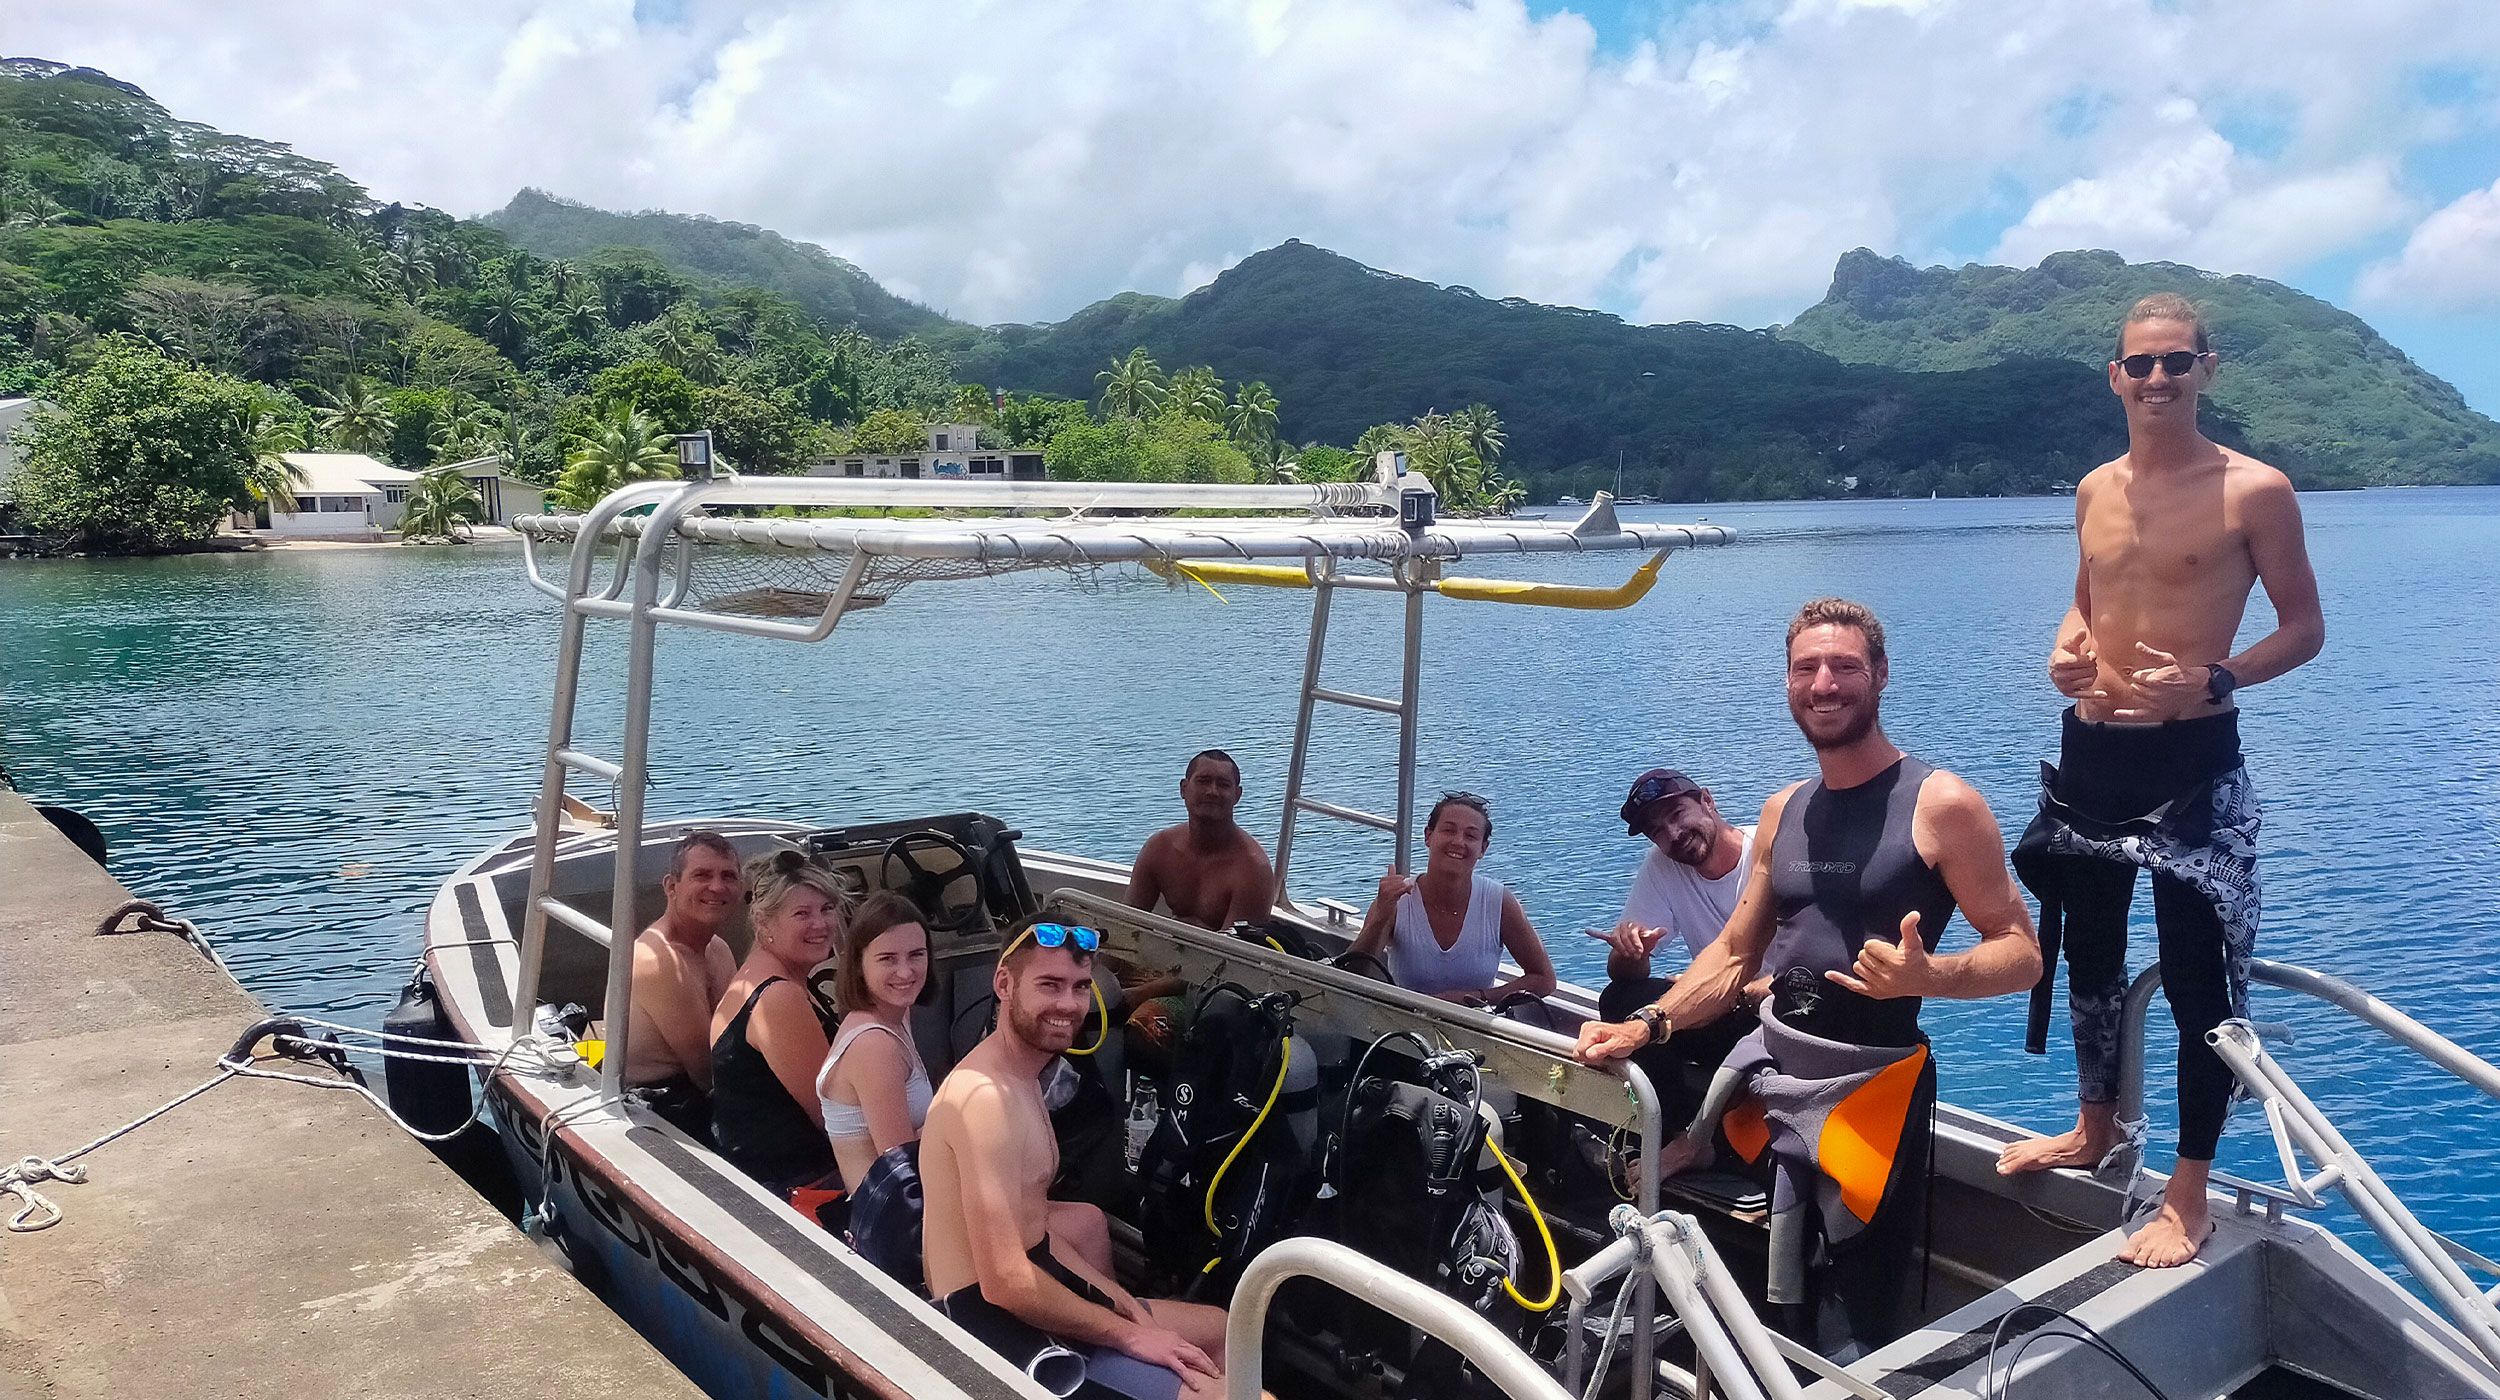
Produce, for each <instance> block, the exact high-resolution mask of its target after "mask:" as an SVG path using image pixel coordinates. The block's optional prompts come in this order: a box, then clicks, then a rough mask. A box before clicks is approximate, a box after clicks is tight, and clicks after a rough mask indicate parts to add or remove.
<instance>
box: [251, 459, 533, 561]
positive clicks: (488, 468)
mask: <svg viewBox="0 0 2500 1400" xmlns="http://www.w3.org/2000/svg"><path fill="white" fill-rule="evenodd" d="M284 456H285V459H286V462H287V464H288V465H289V466H291V467H293V468H295V470H296V471H297V472H298V473H299V481H298V484H297V485H296V487H295V509H293V510H291V511H277V510H273V511H271V512H270V513H269V527H268V528H269V533H271V534H273V535H276V536H278V537H279V538H281V539H317V540H372V539H379V538H381V537H382V536H383V535H384V534H385V533H387V532H389V531H392V530H396V529H398V528H399V516H400V512H401V511H402V510H404V509H406V508H407V505H408V493H409V492H411V491H412V490H414V489H415V488H416V484H417V478H418V476H419V473H417V472H412V471H408V470H405V469H404V468H400V467H394V466H391V465H389V464H388V463H384V462H377V461H375V460H374V459H373V458H371V457H368V456H366V455H365V454H363V453H361V452H289V453H286V454H284ZM441 470H448V471H453V472H457V473H459V475H460V478H461V480H463V481H466V482H468V483H469V485H470V486H471V487H473V488H475V490H476V491H477V497H478V503H479V505H480V507H481V509H480V510H479V512H478V519H477V523H478V524H481V525H501V524H504V523H505V522H507V521H508V520H510V519H511V517H512V516H514V515H528V514H532V513H534V512H536V511H539V510H543V509H545V504H544V494H545V493H543V492H541V491H540V490H539V489H538V488H537V487H535V486H531V485H529V484H528V483H526V482H521V481H514V480H510V479H508V478H506V477H505V476H504V474H503V464H502V463H501V462H499V461H498V460H496V459H495V458H493V457H475V458H471V459H470V460H468V461H466V462H452V463H449V464H447V466H445V467H444V468H441Z"/></svg>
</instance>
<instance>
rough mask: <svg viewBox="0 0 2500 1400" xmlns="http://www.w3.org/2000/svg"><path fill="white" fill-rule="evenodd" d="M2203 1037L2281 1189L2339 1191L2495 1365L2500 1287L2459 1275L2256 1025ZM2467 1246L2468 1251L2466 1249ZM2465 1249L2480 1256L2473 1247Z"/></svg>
mask: <svg viewBox="0 0 2500 1400" xmlns="http://www.w3.org/2000/svg"><path fill="white" fill-rule="evenodd" d="M2299 970H2300V969H2294V971H2299ZM2310 975H2311V976H2317V975H2318V974H2314V973H2312V974H2310ZM2327 980H2329V981H2332V980H2334V979H2327ZM2396 1014H2398V1015H2399V1016H2400V1015H2401V1013H2396ZM2371 1019H2375V1018H2371ZM2423 1034H2424V1035H2429V1034H2430V1032H2428V1031H2424V1032H2423ZM2400 1038H2402V1037H2400ZM2205 1039H2206V1042H2207V1043H2208V1044H2210V1045H2212V1046H2213V1047H2214V1051H2215V1053H2216V1054H2219V1055H2220V1056H2222V1061H2223V1063H2224V1064H2227V1065H2229V1066H2230V1067H2231V1072H2232V1073H2233V1074H2235V1075H2237V1076H2239V1080H2240V1083H2242V1084H2243V1085H2246V1086H2247V1088H2248V1091H2249V1093H2250V1095H2251V1096H2252V1097H2254V1098H2255V1099H2256V1100H2257V1102H2258V1103H2259V1104H2260V1105H2261V1106H2263V1108H2264V1110H2265V1115H2266V1126H2267V1127H2268V1128H2269V1129H2271V1130H2272V1132H2273V1134H2274V1146H2275V1152H2276V1154H2277V1155H2278V1157H2279V1158H2280V1159H2281V1162H2282V1165H2283V1181H2284V1189H2285V1190H2286V1191H2287V1192H2288V1193H2289V1194H2290V1195H2292V1196H2293V1197H2295V1198H2297V1199H2298V1200H2300V1202H2301V1203H2302V1204H2304V1205H2315V1204H2318V1203H2319V1200H2320V1197H2319V1193H2320V1192H2323V1191H2329V1190H2333V1191H2340V1192H2342V1193H2343V1195H2344V1198H2345V1199H2346V1200H2347V1201H2349V1202H2351V1203H2352V1207H2353V1209H2354V1210H2355V1211H2357V1212H2359V1213H2360V1215H2361V1218H2362V1219H2363V1220H2365V1221H2367V1222H2368V1223H2369V1225H2370V1228H2372V1229H2373V1230H2376V1231H2377V1232H2378V1234H2379V1237H2380V1238H2381V1239H2383V1240H2385V1241H2386V1242H2387V1245H2388V1247H2389V1248H2390V1249H2392V1250H2394V1251H2395V1252H2396V1256H2397V1258H2399V1259H2401V1260H2403V1261H2404V1265H2405V1267H2406V1268H2407V1269H2408V1270H2410V1271H2411V1272H2412V1274H2413V1276H2414V1278H2415V1279H2416V1280H2417V1281H2419V1282H2420V1283H2421V1285H2422V1287H2423V1288H2424V1289H2425V1290H2427V1291H2428V1292H2429V1293H2430V1295H2431V1297H2432V1299H2433V1301H2435V1302H2437V1303H2438V1304H2439V1305H2440V1307H2441V1308H2443V1309H2444V1310H2445V1311H2446V1312H2447V1314H2448V1317H2449V1319H2450V1320H2451V1321H2453V1322H2454V1323H2456V1325H2457V1330H2458V1331H2459V1332H2461V1333H2463V1334H2464V1336H2465V1339H2466V1341H2467V1342H2469V1343H2471V1344H2472V1345H2473V1347H2474V1349H2475V1350H2477V1351H2479V1352H2481V1353H2482V1354H2483V1356H2484V1358H2485V1359H2487V1360H2489V1361H2490V1362H2492V1363H2493V1364H2494V1365H2500V1306H2495V1296H2494V1295H2495V1293H2500V1290H2493V1291H2492V1292H2486V1291H2485V1290H2483V1289H2482V1288H2480V1287H2477V1286H2476V1284H2475V1283H2474V1281H2473V1280H2472V1279H2470V1278H2468V1277H2466V1274H2465V1268H2464V1266H2463V1265H2462V1264H2461V1262H2460V1261H2459V1259H2458V1258H2457V1248H2456V1247H2455V1246H2453V1245H2452V1244H2451V1243H2450V1242H2449V1241H2448V1240H2446V1239H2445V1238H2443V1237H2442V1236H2441V1235H2439V1234H2438V1232H2436V1231H2434V1230H2432V1229H2431V1228H2430V1227H2429V1226H2426V1225H2424V1224H2423V1223H2422V1222H2421V1221H2420V1220H2419V1219H2418V1218H2416V1217H2415V1215H2414V1214H2413V1212H2412V1211H2410V1210H2408V1209H2406V1207H2405V1204H2404V1202H2403V1201H2401V1200H2399V1199H2398V1198H2397V1196H2396V1193H2395V1191H2394V1190H2393V1189H2392V1188H2390V1187H2389V1186H2388V1184H2387V1182H2386V1181H2385V1179H2383V1178H2382V1177H2380V1176H2379V1174H2378V1172H2377V1170H2376V1169H2374V1168H2373V1167H2371V1165H2370V1164H2369V1162H2368V1160H2367V1159H2365V1158H2364V1157H2363V1156H2362V1155H2361V1154H2360V1153H2359V1152H2357V1151H2355V1150H2354V1148H2353V1145H2352V1144H2351V1142H2349V1141H2347V1140H2346V1139H2345V1137H2344V1135H2343V1134H2342V1133H2341V1132H2339V1131H2337V1130H2336V1127H2335V1125H2334V1123H2332V1122H2330V1121H2329V1120H2328V1118H2327V1116H2326V1115H2325V1114H2324V1113H2322V1112H2320V1111H2319V1109H2318V1106H2317V1105H2316V1104H2315V1103H2312V1102H2311V1101H2310V1099H2309V1096H2308V1095H2307V1094H2305V1093H2303V1092H2301V1088H2300V1086H2299V1085H2298V1084H2297V1083H2295V1082H2293V1080H2292V1077H2291V1075H2290V1074H2289V1073H2288V1072H2286V1071H2285V1070H2284V1068H2283V1066H2282V1065H2280V1064H2278V1063H2277V1062H2276V1061H2275V1059H2274V1057H2273V1056H2271V1055H2269V1054H2267V1053H2266V1049H2265V1046H2264V1045H2263V1044H2261V1043H2260V1042H2259V1041H2258V1039H2257V1029H2256V1027H2254V1026H2252V1025H2250V1024H2249V1023H2248V1022H2246V1021H2243V1020H2230V1021H2225V1022H2223V1023H2222V1024H2221V1025H2220V1026H2217V1027H2215V1028H2214V1030H2213V1031H2211V1032H2210V1033H2208V1034H2207V1035H2206V1037H2205ZM2458 1053H2459V1054H2463V1053H2464V1052H2462V1051H2459V1052H2458ZM2467 1058H2469V1059H2470V1058H2472V1057H2471V1056H2468V1057H2467ZM2477 1063H2480V1062H2479V1061H2477ZM2484 1068H2485V1069H2489V1068H2490V1066H2488V1065H2485V1066H2484ZM2460 1077H2464V1076H2462V1075H2461V1076H2460ZM2303 1156H2306V1157H2307V1158H2308V1159H2309V1160H2310V1161H2312V1162H2314V1163H2316V1164H2317V1170H2316V1171H2315V1172H2310V1173H2303V1172H2302V1171H2301V1168H2300V1161H2299V1159H2300V1158H2301V1157H2303ZM2467 1253H2468V1254H2469V1255H2471V1251H2467ZM2471 1257H2472V1258H2473V1259H2474V1260H2476V1261H2478V1262H2481V1263H2484V1264H2488V1261H2484V1260H2482V1259H2481V1256H2479V1255H2471Z"/></svg>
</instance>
